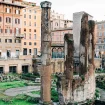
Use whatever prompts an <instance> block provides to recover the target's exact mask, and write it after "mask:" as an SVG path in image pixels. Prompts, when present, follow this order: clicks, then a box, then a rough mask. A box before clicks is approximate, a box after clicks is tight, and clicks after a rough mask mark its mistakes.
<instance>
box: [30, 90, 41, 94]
mask: <svg viewBox="0 0 105 105" xmlns="http://www.w3.org/2000/svg"><path fill="white" fill-rule="evenodd" d="M31 93H32V94H38V95H40V90H39V91H32V92H31Z"/></svg>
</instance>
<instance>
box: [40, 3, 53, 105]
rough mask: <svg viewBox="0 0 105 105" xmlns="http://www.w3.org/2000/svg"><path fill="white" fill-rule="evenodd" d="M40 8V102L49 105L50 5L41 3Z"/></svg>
mask: <svg viewBox="0 0 105 105" xmlns="http://www.w3.org/2000/svg"><path fill="white" fill-rule="evenodd" d="M41 8H42V14H41V54H42V58H41V60H42V70H41V100H42V102H43V104H44V103H47V105H49V104H50V103H51V93H50V90H51V29H50V9H51V3H50V2H48V1H44V2H41ZM44 105H45V104H44Z"/></svg>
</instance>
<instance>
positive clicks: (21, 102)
mask: <svg viewBox="0 0 105 105" xmlns="http://www.w3.org/2000/svg"><path fill="white" fill-rule="evenodd" d="M0 105H33V103H32V102H28V101H27V98H26V96H25V95H18V96H16V97H13V98H12V99H11V100H4V101H3V100H0ZM34 105H35V104H34ZM36 105H37V104H36Z"/></svg>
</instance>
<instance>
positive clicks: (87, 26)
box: [41, 1, 95, 105]
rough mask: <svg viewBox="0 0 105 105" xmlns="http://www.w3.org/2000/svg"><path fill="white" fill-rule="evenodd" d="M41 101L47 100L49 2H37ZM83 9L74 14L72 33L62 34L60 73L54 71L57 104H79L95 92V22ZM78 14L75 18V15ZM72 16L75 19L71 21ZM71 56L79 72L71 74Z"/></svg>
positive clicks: (48, 79) (47, 103)
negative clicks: (39, 12)
mask: <svg viewBox="0 0 105 105" xmlns="http://www.w3.org/2000/svg"><path fill="white" fill-rule="evenodd" d="M41 8H42V23H41V42H42V43H41V51H42V52H41V54H42V59H41V60H42V70H41V101H42V104H43V105H52V102H51V93H50V90H51V30H50V9H51V3H50V2H48V1H44V2H41ZM90 17H91V16H90V15H89V14H87V13H85V12H82V13H76V15H75V14H74V19H73V34H65V36H64V52H65V58H64V73H63V74H62V75H58V76H57V77H58V81H57V83H56V84H57V90H58V94H59V103H60V105H74V104H75V103H78V104H79V105H81V104H83V103H87V101H89V100H92V99H93V100H94V95H95V71H94V68H95V67H94V49H95V33H94V32H95V31H94V30H95V22H94V21H93V20H91V18H90ZM77 18H78V19H77ZM75 19H77V20H76V21H75ZM75 57H77V60H78V62H79V65H78V68H79V71H78V72H79V75H76V76H74V74H73V73H74V64H75V62H76V61H75Z"/></svg>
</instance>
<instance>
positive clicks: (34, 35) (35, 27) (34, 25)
mask: <svg viewBox="0 0 105 105" xmlns="http://www.w3.org/2000/svg"><path fill="white" fill-rule="evenodd" d="M22 4H23V5H24V6H25V7H26V8H24V9H23V10H22V14H23V15H22V20H23V22H22V33H23V34H24V35H25V37H24V39H23V40H22V50H23V52H24V54H23V55H35V56H36V55H39V53H40V47H41V8H40V7H39V6H36V4H35V3H30V2H22Z"/></svg>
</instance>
